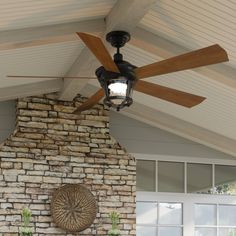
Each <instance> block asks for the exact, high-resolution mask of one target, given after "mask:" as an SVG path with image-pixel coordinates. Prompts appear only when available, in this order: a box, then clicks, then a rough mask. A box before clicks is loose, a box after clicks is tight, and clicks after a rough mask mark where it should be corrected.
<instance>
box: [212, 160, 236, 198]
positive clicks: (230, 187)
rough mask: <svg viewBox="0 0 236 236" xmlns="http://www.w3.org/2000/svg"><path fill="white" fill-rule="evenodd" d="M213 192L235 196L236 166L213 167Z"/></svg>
mask: <svg viewBox="0 0 236 236" xmlns="http://www.w3.org/2000/svg"><path fill="white" fill-rule="evenodd" d="M215 187H216V188H215V192H216V193H221V194H236V166H220V165H216V166H215Z"/></svg>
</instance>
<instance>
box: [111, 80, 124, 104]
mask: <svg viewBox="0 0 236 236" xmlns="http://www.w3.org/2000/svg"><path fill="white" fill-rule="evenodd" d="M108 90H109V96H110V97H111V101H112V102H113V103H114V104H115V105H120V104H122V103H123V101H124V100H125V98H126V94H127V84H126V83H122V82H119V81H116V82H114V83H111V84H109V85H108Z"/></svg>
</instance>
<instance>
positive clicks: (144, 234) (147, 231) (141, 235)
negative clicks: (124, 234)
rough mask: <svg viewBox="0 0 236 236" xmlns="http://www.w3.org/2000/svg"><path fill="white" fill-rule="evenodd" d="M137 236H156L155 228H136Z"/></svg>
mask: <svg viewBox="0 0 236 236" xmlns="http://www.w3.org/2000/svg"><path fill="white" fill-rule="evenodd" d="M136 230H137V232H136V233H137V236H156V235H157V233H156V227H146V226H137V229H136Z"/></svg>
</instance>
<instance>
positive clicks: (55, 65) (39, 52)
mask: <svg viewBox="0 0 236 236" xmlns="http://www.w3.org/2000/svg"><path fill="white" fill-rule="evenodd" d="M82 49H83V44H82V43H81V41H79V40H77V41H69V42H63V43H55V44H49V45H43V46H36V47H27V48H20V49H14V50H3V51H1V53H0V88H3V87H9V86H16V85H20V84H27V83H33V82H39V81H44V80H45V79H18V78H7V77H6V76H7V75H49V76H50V75H51V76H63V75H65V73H66V71H67V70H69V68H70V67H71V65H72V64H73V62H74V61H75V59H76V58H77V57H78V55H79V53H80V52H81V50H82Z"/></svg>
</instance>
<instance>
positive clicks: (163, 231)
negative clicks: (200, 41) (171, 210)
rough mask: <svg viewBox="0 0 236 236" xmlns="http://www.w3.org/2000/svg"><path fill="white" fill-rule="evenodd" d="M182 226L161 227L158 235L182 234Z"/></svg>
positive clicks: (172, 235)
mask: <svg viewBox="0 0 236 236" xmlns="http://www.w3.org/2000/svg"><path fill="white" fill-rule="evenodd" d="M182 235H183V233H182V228H181V227H159V228H158V236H182Z"/></svg>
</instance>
